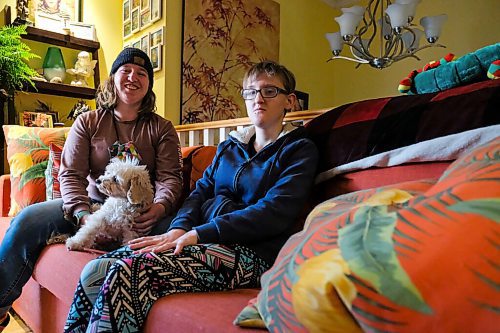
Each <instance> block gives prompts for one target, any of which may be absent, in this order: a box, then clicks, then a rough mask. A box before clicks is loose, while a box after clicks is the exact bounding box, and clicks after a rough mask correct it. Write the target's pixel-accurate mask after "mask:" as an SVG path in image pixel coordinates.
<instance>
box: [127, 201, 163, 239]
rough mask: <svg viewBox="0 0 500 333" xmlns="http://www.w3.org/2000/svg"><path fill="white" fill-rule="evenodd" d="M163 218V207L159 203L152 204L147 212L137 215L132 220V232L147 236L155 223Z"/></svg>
mask: <svg viewBox="0 0 500 333" xmlns="http://www.w3.org/2000/svg"><path fill="white" fill-rule="evenodd" d="M164 216H165V207H164V206H163V205H162V204H160V203H154V204H152V205H151V207H149V209H148V210H147V211H145V212H144V213H142V214H141V215H139V216H138V217H136V218H135V220H134V222H135V223H134V226H133V227H132V230H134V231H136V232H138V233H139V234H140V235H147V234H149V233H150V232H151V229H153V227H154V226H155V224H156V222H158V220H160V219H161V218H162V217H164Z"/></svg>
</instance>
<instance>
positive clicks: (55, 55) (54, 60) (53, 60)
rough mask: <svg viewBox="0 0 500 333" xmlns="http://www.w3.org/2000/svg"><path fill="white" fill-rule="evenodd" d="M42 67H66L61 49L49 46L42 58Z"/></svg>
mask: <svg viewBox="0 0 500 333" xmlns="http://www.w3.org/2000/svg"><path fill="white" fill-rule="evenodd" d="M43 68H66V66H65V65H64V59H63V56H62V52H61V49H60V48H58V47H54V46H50V47H49V48H48V49H47V53H46V54H45V59H44V60H43Z"/></svg>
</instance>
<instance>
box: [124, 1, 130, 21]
mask: <svg viewBox="0 0 500 333" xmlns="http://www.w3.org/2000/svg"><path fill="white" fill-rule="evenodd" d="M126 20H130V0H124V1H123V21H124V22H125V21H126Z"/></svg>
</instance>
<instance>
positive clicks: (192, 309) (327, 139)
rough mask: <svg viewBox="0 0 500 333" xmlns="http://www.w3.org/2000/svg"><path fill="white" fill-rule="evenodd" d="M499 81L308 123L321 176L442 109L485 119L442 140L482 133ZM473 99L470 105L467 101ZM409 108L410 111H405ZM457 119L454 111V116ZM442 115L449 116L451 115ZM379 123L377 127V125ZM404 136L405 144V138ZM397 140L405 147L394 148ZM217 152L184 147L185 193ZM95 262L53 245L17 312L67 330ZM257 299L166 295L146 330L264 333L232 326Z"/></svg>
mask: <svg viewBox="0 0 500 333" xmlns="http://www.w3.org/2000/svg"><path fill="white" fill-rule="evenodd" d="M497 81H500V80H497ZM499 83H500V82H497V83H489V82H486V83H480V84H477V86H470V87H472V88H470V87H469V88H467V89H464V88H456V89H452V90H449V91H447V92H444V93H436V94H428V95H421V96H401V97H396V98H385V99H376V100H371V101H362V102H358V103H352V104H349V105H346V106H342V107H339V108H335V109H333V110H331V111H330V112H328V113H326V114H324V115H323V116H320V117H318V118H316V119H315V120H313V121H312V122H310V123H309V124H308V129H309V130H310V131H311V132H310V133H311V137H312V138H313V140H315V141H316V143H317V144H318V147H319V150H320V154H321V161H320V166H319V169H320V170H319V171H320V172H322V171H326V170H327V169H328V168H331V167H332V166H335V165H339V164H342V163H348V162H349V158H350V159H352V158H354V159H356V158H362V157H364V156H369V155H373V153H374V152H375V151H377V150H381V151H383V150H390V149H393V148H395V147H397V146H398V145H406V144H411V142H406V141H408V140H409V138H410V137H411V138H413V139H414V141H422V140H426V139H427V138H425V136H427V134H428V133H429V132H432V131H434V129H432V130H426V129H425V126H427V125H426V124H423V122H424V119H423V118H426V117H427V116H424V114H426V113H427V111H428V110H429V109H432V110H435V111H434V112H438V110H441V109H447V108H450V107H451V106H453V105H456V107H457V108H469V109H470V110H468V111H467V112H466V111H464V113H463V114H464V116H463V117H466V116H465V114H467V115H470V114H472V112H475V113H476V116H475V118H474V119H476V118H481V120H478V121H475V120H471V119H463V120H462V121H459V122H456V123H450V122H449V121H447V120H445V121H443V124H442V125H443V126H444V127H443V129H442V133H441V134H443V133H446V132H447V131H448V132H450V131H451V132H453V133H459V132H461V131H463V130H467V129H468V127H472V128H477V127H481V126H486V125H489V124H492V123H493V124H498V123H499V116H498V115H496V116H493V117H492V116H491V115H492V114H493V113H494V112H496V114H498V110H499V109H500V108H499V99H500V98H499V97H500V96H499V92H500V84H499ZM469 99H470V101H469V102H470V103H464V101H467V100H469ZM467 104H468V105H467ZM484 105H486V106H485V109H486V111H484V110H483V111H481V112H480V111H477V110H478V109H481V108H483V106H484ZM402 106H404V107H403V108H404V109H405V110H401V107H402ZM491 109H493V110H494V111H491ZM439 112H440V111H439ZM492 112H493V113H492ZM417 114H418V118H417ZM456 114H457V113H456V110H454V115H455V117H456ZM434 116H435V115H432V117H430V118H429V119H427V120H425V122H424V123H426V122H428V121H431V122H432V124H428V125H429V126H434V127H435V126H437V124H436V120H435V119H434ZM440 117H441V116H440ZM443 117H444V118H446V116H444V115H443ZM431 118H432V119H431ZM408 119H409V120H410V121H409V122H408V123H410V124H411V123H412V122H413V121H417V123H418V127H420V128H421V129H422V128H423V129H424V130H425V131H423V132H422V131H420V132H422V133H424V134H423V136H424V137H422V135H420V137H419V135H417V133H411V134H408V133H407V132H404V133H399V132H398V128H397V127H394V126H393V125H394V124H404V123H405V122H406V120H408ZM375 122H378V125H376V124H375ZM384 122H389V123H390V124H389V125H387V124H382V126H386V127H387V126H389V127H387V128H386V130H387V131H388V132H391V133H392V134H391V135H392V139H391V138H387V137H386V136H385V135H378V138H375V136H376V135H374V134H373V129H374V128H376V127H377V126H379V125H380V123H384ZM391 122H392V123H391ZM458 123H460V124H461V125H458ZM391 124H392V125H391ZM422 126H423V127H422ZM463 126H465V127H463ZM362 128H363V131H371V132H372V134H371V135H368V134H366V133H363V135H361V132H360V129H362ZM429 128H430V127H429ZM404 131H406V130H404ZM435 132H436V133H435V134H433V135H435V136H438V135H440V131H435ZM384 133H385V132H384ZM398 133H399V134H401V135H403V136H404V138H403V137H400V136H398V135H399V134H398ZM448 134H449V133H448ZM339 135H340V136H339ZM377 140H378V141H377ZM395 140H399V141H400V142H394V141H395ZM351 141H352V142H351ZM375 141H377V142H375ZM410 141H411V140H410ZM360 146H362V148H360ZM382 146H384V147H382ZM385 146H387V147H385ZM363 147H364V148H363ZM381 147H382V148H381ZM214 152H215V148H214V147H191V148H184V149H183V156H184V162H185V166H184V168H185V170H184V176H185V191H186V192H188V191H189V188H192V187H193V185H194V181H195V180H196V179H198V178H199V177H200V176H201V174H202V172H203V170H204V168H205V167H206V166H207V165H208V163H209V162H210V161H211V159H212V157H213V154H214ZM342 154H344V155H345V156H342ZM356 155H358V156H356ZM450 163H451V161H447V160H442V161H427V162H418V161H417V162H412V163H405V164H402V165H398V166H392V167H372V168H368V169H365V170H357V171H351V172H348V173H344V174H341V175H337V176H335V177H333V178H331V179H328V180H326V181H323V182H321V183H320V184H318V185H316V187H315V189H314V191H313V196H312V198H311V202H310V207H309V208H311V207H312V206H313V205H315V204H316V203H318V202H321V201H323V200H325V199H327V198H330V197H333V196H335V195H338V194H343V193H347V192H351V191H355V190H360V189H365V188H372V187H378V186H382V185H388V184H394V183H398V182H403V181H409V180H416V179H424V178H437V177H439V176H440V175H441V174H442V172H443V171H444V170H445V169H446V167H447V166H448V165H449V164H450ZM9 193H10V181H9V176H8V175H3V176H1V177H0V204H1V205H2V207H0V212H1V213H2V216H3V217H1V218H0V240H1V239H2V238H3V236H4V233H5V231H6V229H7V228H8V224H9V222H10V218H9V217H5V216H6V214H7V212H8V207H9V204H10V200H9ZM94 257H95V255H93V254H89V253H81V252H68V251H67V250H66V249H65V247H64V246H63V245H50V246H48V247H47V248H46V249H45V250H44V251H43V253H42V255H41V257H40V259H39V261H38V262H37V264H36V266H35V270H34V273H33V276H32V278H31V279H30V281H29V283H28V284H27V285H26V287H25V288H24V289H23V294H22V296H21V298H20V299H19V300H18V301H17V302H16V303H15V304H14V309H15V310H16V312H17V313H18V314H19V315H20V316H21V317H22V318H23V319H24V320H25V321H26V323H27V324H28V325H29V326H30V327H31V328H32V329H33V330H34V331H35V332H51V333H52V332H61V331H62V327H63V325H64V321H65V318H66V315H67V312H68V309H69V305H70V303H71V301H72V298H73V292H74V288H75V286H76V284H77V281H78V278H79V275H80V272H81V270H82V268H83V267H84V265H85V264H86V263H87V262H88V261H89V260H91V259H92V258H94ZM257 294H258V289H243V290H236V291H228V292H214V293H197V294H179V295H172V296H168V297H164V298H162V299H160V300H159V301H158V302H157V303H155V305H154V306H153V308H152V311H151V313H150V315H149V316H148V320H147V322H146V327H145V329H144V331H145V332H176V333H178V332H182V333H188V332H254V331H255V332H258V331H257V330H251V329H250V330H249V329H242V328H238V327H237V326H234V325H233V324H232V322H233V320H234V319H235V317H236V316H237V314H238V313H239V312H240V311H241V310H242V309H243V307H244V306H245V305H246V304H247V302H248V301H249V300H250V299H252V298H253V297H255V296H256V295H257Z"/></svg>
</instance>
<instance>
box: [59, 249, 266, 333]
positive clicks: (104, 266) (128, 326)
mask: <svg viewBox="0 0 500 333" xmlns="http://www.w3.org/2000/svg"><path fill="white" fill-rule="evenodd" d="M267 269H269V265H268V264H267V263H266V262H265V261H264V260H262V259H261V258H259V257H258V256H257V254H256V253H255V252H254V251H252V250H250V249H248V248H246V247H244V246H239V245H236V246H231V247H229V246H224V245H218V244H198V245H192V246H186V247H185V248H184V250H183V251H182V253H181V254H179V255H174V254H173V250H171V251H167V252H163V253H157V254H155V253H144V254H133V253H132V251H131V250H130V248H128V247H123V248H120V249H118V250H116V251H113V252H110V253H108V254H105V255H103V256H101V257H99V258H96V259H95V260H92V261H91V262H89V263H88V264H87V265H86V266H85V268H84V269H83V271H82V274H81V276H80V282H79V283H78V287H77V289H76V292H75V297H74V299H73V303H72V304H71V308H70V311H69V314H68V318H67V319H66V325H65V327H64V331H65V332H140V331H141V329H142V327H143V326H144V323H145V321H146V317H147V315H148V312H149V310H150V309H151V307H152V306H153V303H154V302H155V301H156V300H157V299H158V298H160V297H163V296H166V295H170V294H175V293H184V292H207V291H221V290H230V289H235V288H238V287H247V288H252V287H257V286H258V285H259V279H260V276H261V275H262V273H264V272H265V271H266V270H267Z"/></svg>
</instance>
